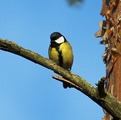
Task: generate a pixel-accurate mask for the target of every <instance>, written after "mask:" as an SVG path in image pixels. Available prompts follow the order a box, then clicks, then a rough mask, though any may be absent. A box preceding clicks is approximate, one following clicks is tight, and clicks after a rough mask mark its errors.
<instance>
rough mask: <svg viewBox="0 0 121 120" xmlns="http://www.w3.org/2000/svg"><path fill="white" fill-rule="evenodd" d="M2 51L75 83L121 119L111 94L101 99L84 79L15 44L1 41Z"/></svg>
mask: <svg viewBox="0 0 121 120" xmlns="http://www.w3.org/2000/svg"><path fill="white" fill-rule="evenodd" d="M0 49H1V50H3V51H7V52H11V53H14V54H16V55H19V56H21V57H24V58H26V59H28V60H30V61H32V62H34V63H37V64H39V65H41V66H44V67H46V68H48V69H51V70H53V71H54V72H56V73H58V74H59V75H61V76H63V77H64V78H65V79H67V81H69V82H70V83H73V84H74V85H75V86H76V87H75V86H74V87H75V88H76V89H77V88H81V89H78V90H79V91H81V92H83V93H84V94H85V95H87V96H88V97H89V98H90V99H92V100H93V101H95V102H96V103H97V104H98V105H100V106H101V107H102V108H103V109H105V110H106V111H107V112H108V113H109V114H111V115H112V116H113V117H115V118H117V119H121V103H120V102H119V101H117V99H116V98H114V97H113V96H112V95H111V94H109V93H106V96H105V97H100V95H99V91H98V89H97V88H95V87H93V86H92V85H91V84H89V83H88V82H87V81H86V80H85V79H83V78H82V77H80V76H78V75H76V74H73V73H72V72H69V71H67V70H65V69H63V68H61V67H60V66H58V65H56V64H55V63H54V62H53V61H51V60H49V59H47V58H44V57H42V56H41V55H39V54H38V53H35V52H32V51H31V50H27V49H25V48H22V47H21V46H19V45H17V44H16V43H14V42H11V41H8V40H3V39H0Z"/></svg>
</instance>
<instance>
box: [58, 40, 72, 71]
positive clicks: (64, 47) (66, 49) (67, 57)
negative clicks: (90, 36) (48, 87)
mask: <svg viewBox="0 0 121 120" xmlns="http://www.w3.org/2000/svg"><path fill="white" fill-rule="evenodd" d="M59 51H61V56H62V58H63V64H62V67H63V68H65V69H71V66H72V64H73V51H72V48H71V45H70V44H69V42H64V43H63V44H61V45H60V47H59Z"/></svg>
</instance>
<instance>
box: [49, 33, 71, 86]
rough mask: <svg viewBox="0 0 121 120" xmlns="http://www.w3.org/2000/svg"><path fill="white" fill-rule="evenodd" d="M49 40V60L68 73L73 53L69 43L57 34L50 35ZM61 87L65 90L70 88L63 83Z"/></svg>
mask: <svg viewBox="0 0 121 120" xmlns="http://www.w3.org/2000/svg"><path fill="white" fill-rule="evenodd" d="M50 40H51V41H50V46H49V49H48V54H49V59H51V60H53V61H54V62H56V63H57V64H58V65H59V66H61V67H63V68H64V69H66V70H69V71H70V70H71V67H72V64H73V51H72V47H71V45H70V43H69V42H68V41H67V40H66V38H65V37H64V36H63V35H62V34H61V33H59V32H54V33H52V34H51V35H50ZM63 87H64V88H67V87H70V86H69V84H67V83H65V82H64V83H63Z"/></svg>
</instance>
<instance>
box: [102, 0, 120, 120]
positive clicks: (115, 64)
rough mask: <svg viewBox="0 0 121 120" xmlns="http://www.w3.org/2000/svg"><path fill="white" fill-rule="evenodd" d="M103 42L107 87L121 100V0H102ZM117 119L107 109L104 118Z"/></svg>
mask: <svg viewBox="0 0 121 120" xmlns="http://www.w3.org/2000/svg"><path fill="white" fill-rule="evenodd" d="M102 2H103V5H102V10H101V15H102V16H105V18H106V20H104V21H103V22H101V23H100V27H101V37H102V38H103V40H102V41H101V44H104V45H105V53H104V54H103V60H104V62H105V63H106V88H107V91H108V92H109V93H111V94H112V95H113V96H115V97H116V98H117V99H118V100H120V101H121V0H102ZM112 119H113V120H116V119H115V118H112V116H111V115H109V114H108V113H107V112H106V111H105V117H104V118H103V120H112Z"/></svg>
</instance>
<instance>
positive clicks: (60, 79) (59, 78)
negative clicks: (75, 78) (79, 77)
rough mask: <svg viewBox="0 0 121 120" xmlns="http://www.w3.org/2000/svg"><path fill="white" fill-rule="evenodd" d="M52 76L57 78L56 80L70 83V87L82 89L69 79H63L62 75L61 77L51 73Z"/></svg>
mask: <svg viewBox="0 0 121 120" xmlns="http://www.w3.org/2000/svg"><path fill="white" fill-rule="evenodd" d="M52 78H54V79H56V80H58V81H60V82H66V83H68V84H70V85H71V86H72V87H75V88H76V89H78V90H82V88H80V87H79V86H77V85H76V84H74V83H72V82H71V81H69V80H67V79H65V78H63V77H61V76H55V75H52ZM72 87H71V88H72Z"/></svg>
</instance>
